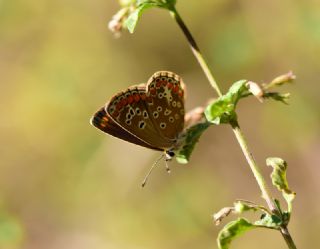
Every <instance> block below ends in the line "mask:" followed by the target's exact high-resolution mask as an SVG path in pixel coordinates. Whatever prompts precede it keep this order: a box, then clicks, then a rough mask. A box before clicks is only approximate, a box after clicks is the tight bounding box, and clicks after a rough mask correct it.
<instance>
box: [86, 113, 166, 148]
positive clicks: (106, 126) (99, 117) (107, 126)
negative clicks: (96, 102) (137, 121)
mask: <svg viewBox="0 0 320 249" xmlns="http://www.w3.org/2000/svg"><path fill="white" fill-rule="evenodd" d="M90 122H91V124H92V125H93V126H95V127H97V128H98V129H99V130H101V131H103V132H106V133H108V134H110V135H112V136H114V137H118V138H121V139H123V140H125V141H128V142H130V143H134V144H137V145H141V146H144V147H147V148H150V149H154V150H161V149H159V148H156V147H153V146H151V145H150V144H147V143H145V142H143V141H142V140H141V139H139V138H137V137H136V136H134V135H133V134H131V133H129V132H128V131H126V130H125V129H123V128H122V127H121V126H120V125H118V124H117V123H116V122H115V121H114V120H113V119H112V118H111V117H110V116H109V115H108V114H107V112H106V111H105V107H102V108H101V109H100V110H99V111H97V112H96V113H95V115H94V116H93V117H92V119H91V121H90Z"/></svg>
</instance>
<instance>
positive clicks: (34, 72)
mask: <svg viewBox="0 0 320 249" xmlns="http://www.w3.org/2000/svg"><path fill="white" fill-rule="evenodd" d="M177 8H178V10H179V11H180V13H181V15H182V16H183V17H184V19H185V22H186V23H187V24H188V25H189V27H190V29H191V31H192V32H193V34H194V36H195V37H196V39H197V41H198V43H199V45H200V47H201V48H202V50H203V52H204V54H205V56H206V58H207V59H208V62H209V64H210V66H211V68H212V69H213V73H214V75H215V77H216V78H217V80H218V82H220V83H221V85H222V89H223V90H224V91H225V90H226V89H228V87H229V86H230V84H231V83H232V82H234V81H236V80H239V79H242V78H245V79H250V80H253V81H256V82H267V81H269V80H271V79H272V78H274V77H275V76H278V75H280V74H282V73H286V72H287V71H289V70H293V71H294V73H295V74H296V75H297V80H296V82H295V83H294V84H293V85H289V86H286V87H284V88H282V89H279V90H280V91H283V92H287V91H289V92H291V94H292V98H291V100H290V105H288V106H286V105H283V104H281V103H278V102H269V101H267V102H265V103H263V104H260V103H259V102H258V101H257V100H255V99H254V98H250V99H247V100H244V101H242V102H241V104H240V106H239V117H240V124H241V126H242V128H243V131H244V132H245V134H246V135H247V137H248V141H249V145H250V147H251V149H252V151H253V153H254V155H255V157H256V159H257V161H258V162H259V164H260V165H261V166H262V167H263V172H264V174H265V176H266V177H268V175H269V173H270V169H269V168H267V167H265V166H264V165H265V158H266V157H269V156H279V157H283V158H284V159H286V160H287V161H288V163H289V172H288V178H289V183H290V185H291V188H292V189H294V190H295V191H296V192H297V198H296V200H295V201H294V212H293V217H292V222H291V224H290V227H289V228H290V231H291V233H292V235H293V237H294V239H295V241H296V243H297V245H298V247H299V248H316V247H317V246H316V245H317V244H319V229H320V203H319V196H320V181H319V177H320V171H319V166H320V156H319V153H320V132H319V131H320V129H319V128H320V108H319V106H320V98H319V91H320V84H319V83H320V82H319V71H320V59H319V55H320V4H319V2H318V1H317V0H309V1H292V0H291V1H289V0H283V1H276V0H270V1H249V0H238V1H232V0H228V1H222V0H201V1H193V0H188V1H187V0H185V1H183V0H180V1H178V5H177ZM118 9H119V6H118V3H117V2H116V1H115V0H112V1H111V0H107V1H102V0H96V1H90V0H80V1H75V0H69V1H62V0H43V1H38V0H29V1H22V0H15V1H13V0H0V111H1V122H0V141H1V146H0V248H1V249H16V248H26V249H43V248H46V249H88V248H90V249H102V248H103V249H106V248H108V249H109V248H110V249H127V248H128V249H129V248H130V249H147V248H148V249H149V248H153V249H163V248H175V249H178V248H181V249H182V248H184V249H189V248H190V249H191V248H216V242H215V240H216V237H217V233H218V231H219V229H220V228H221V227H216V226H214V224H213V222H212V220H211V217H210V216H211V214H213V213H214V212H216V211H217V210H219V208H221V207H223V206H229V205H231V204H232V202H233V201H234V200H235V199H236V198H243V199H249V200H252V201H257V202H259V203H263V200H262V199H261V198H260V192H259V189H258V187H257V184H256V182H255V180H254V178H253V176H252V173H251V171H250V170H249V167H248V166H247V164H246V162H245V160H244V158H243V155H242V154H241V151H240V148H239V146H238V144H237V142H236V140H235V138H234V136H233V134H232V131H231V130H230V129H229V127H227V126H220V127H213V128H212V129H209V130H208V131H207V132H206V133H205V135H204V136H203V137H202V138H201V141H200V143H199V144H198V146H197V147H196V149H195V151H194V154H193V156H192V159H191V162H190V163H189V164H188V165H178V164H177V163H175V162H173V163H171V168H172V174H171V175H170V176H168V175H167V174H166V172H165V170H164V169H163V167H159V168H158V169H157V170H156V171H155V172H154V174H153V175H152V176H151V178H150V181H149V183H148V185H147V187H146V188H145V189H141V188H140V183H141V180H142V179H143V177H144V175H145V173H146V171H147V170H148V169H149V167H150V165H151V164H152V163H153V162H154V161H155V159H156V158H157V157H158V155H159V153H157V152H153V151H150V150H148V149H145V148H142V147H138V146H135V145H132V144H129V143H126V142H123V141H120V140H118V139H115V138H113V137H111V136H108V135H104V134H102V133H100V132H99V131H98V130H97V129H95V128H93V127H92V126H90V124H89V119H90V117H91V115H92V114H93V113H94V112H95V111H96V110H97V109H98V108H99V107H101V106H102V105H103V104H104V103H105V102H106V101H107V100H108V99H109V98H110V97H112V95H113V94H115V93H117V92H118V91H120V90H123V89H125V88H126V87H128V86H129V85H133V84H136V83H140V82H144V81H146V80H147V79H148V77H149V76H150V75H151V74H152V73H153V72H155V71H157V70H171V71H174V72H176V73H178V74H179V75H181V76H182V77H183V79H184V81H185V82H186V84H187V88H188V99H187V103H186V106H187V109H188V110H189V109H191V108H193V107H195V106H198V105H203V104H204V103H206V101H207V99H209V98H211V97H212V96H215V93H214V91H213V90H212V89H211V88H210V86H209V84H208V83H207V81H206V78H205V77H204V75H203V73H202V71H201V70H200V68H199V66H198V65H197V63H196V61H195V59H194V58H193V55H192V53H191V51H190V49H189V47H188V45H187V43H186V41H185V39H184V37H183V35H182V33H181V31H180V30H179V29H178V26H177V25H176V24H175V23H174V22H173V20H172V19H171V18H170V16H169V15H168V13H167V12H166V11H163V10H155V9H153V10H150V11H147V12H146V13H145V14H144V15H143V17H142V19H141V22H140V23H139V25H138V27H137V30H136V32H135V34H134V35H130V34H128V33H126V32H125V33H123V35H122V37H121V38H120V39H115V38H114V37H113V35H112V34H111V33H110V32H109V30H108V29H107V24H108V21H109V20H110V19H111V17H112V15H113V14H114V13H115V12H116V11H117V10H118ZM274 194H275V195H276V196H278V197H279V195H278V193H277V191H274ZM256 217H258V214H257V215H253V216H251V218H256ZM227 221H228V220H226V221H224V224H225V222H227ZM257 247H259V248H260V249H264V248H275V249H277V248H279V249H280V248H286V246H285V243H284V241H283V239H282V237H281V235H280V234H279V233H278V232H275V231H271V230H270V231H269V230H256V231H251V232H248V233H247V234H245V235H244V236H243V237H241V238H239V239H237V240H236V241H234V243H233V247H232V248H257Z"/></svg>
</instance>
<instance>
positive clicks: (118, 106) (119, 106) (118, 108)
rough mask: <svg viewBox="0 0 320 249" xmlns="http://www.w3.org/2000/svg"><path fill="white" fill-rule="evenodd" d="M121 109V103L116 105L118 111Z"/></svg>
mask: <svg viewBox="0 0 320 249" xmlns="http://www.w3.org/2000/svg"><path fill="white" fill-rule="evenodd" d="M121 108H122V104H121V102H119V103H118V104H117V105H116V109H117V110H118V111H119V110H120V109H121Z"/></svg>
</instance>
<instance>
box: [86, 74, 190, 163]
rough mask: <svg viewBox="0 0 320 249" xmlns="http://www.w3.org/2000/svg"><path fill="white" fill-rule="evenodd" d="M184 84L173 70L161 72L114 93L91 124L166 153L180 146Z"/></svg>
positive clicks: (121, 137)
mask: <svg viewBox="0 0 320 249" xmlns="http://www.w3.org/2000/svg"><path fill="white" fill-rule="evenodd" d="M184 88H185V87H184V84H183V82H182V80H181V78H180V77H179V76H178V75H176V74H175V73H172V72H168V71H160V72H157V73H155V74H153V75H152V76H151V77H150V79H149V80H148V82H147V84H146V85H145V84H140V85H136V86H132V87H129V88H128V89H127V90H125V91H123V92H120V93H118V94H116V95H115V96H114V97H112V98H111V100H110V101H109V102H108V103H107V104H106V105H105V106H104V107H102V108H101V109H100V110H99V111H97V112H96V113H95V114H94V116H93V117H92V119H91V124H92V125H93V126H95V127H97V128H98V129H100V130H102V131H103V132H105V133H108V134H110V135H112V136H115V137H118V138H120V139H123V140H125V141H128V142H131V143H134V144H137V145H140V146H143V147H146V148H149V149H153V150H158V151H164V152H166V155H167V157H168V158H169V157H172V156H173V154H172V152H173V151H174V150H176V149H178V148H179V146H180V144H181V137H182V136H183V135H182V134H183V130H184V114H185V110H184Z"/></svg>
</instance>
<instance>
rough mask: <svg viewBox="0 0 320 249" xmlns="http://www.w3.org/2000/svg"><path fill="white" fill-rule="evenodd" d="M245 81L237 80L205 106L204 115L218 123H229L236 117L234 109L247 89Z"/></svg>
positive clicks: (212, 121)
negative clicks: (223, 93)
mask: <svg viewBox="0 0 320 249" xmlns="http://www.w3.org/2000/svg"><path fill="white" fill-rule="evenodd" d="M246 82H247V81H246V80H240V81H237V82H236V83H234V84H233V85H232V86H231V87H230V89H229V91H228V92H227V93H226V94H225V95H223V96H221V97H219V98H218V99H217V100H216V101H214V102H213V103H211V104H209V105H208V106H207V108H206V110H205V115H206V118H207V120H208V121H209V122H211V123H213V124H216V125H219V124H225V123H231V122H233V121H235V120H236V119H237V115H236V112H235V109H236V105H237V103H238V101H239V99H240V98H241V97H242V95H243V94H244V92H246V91H247V90H248V89H247V88H246V85H245V84H246Z"/></svg>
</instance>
